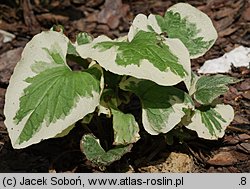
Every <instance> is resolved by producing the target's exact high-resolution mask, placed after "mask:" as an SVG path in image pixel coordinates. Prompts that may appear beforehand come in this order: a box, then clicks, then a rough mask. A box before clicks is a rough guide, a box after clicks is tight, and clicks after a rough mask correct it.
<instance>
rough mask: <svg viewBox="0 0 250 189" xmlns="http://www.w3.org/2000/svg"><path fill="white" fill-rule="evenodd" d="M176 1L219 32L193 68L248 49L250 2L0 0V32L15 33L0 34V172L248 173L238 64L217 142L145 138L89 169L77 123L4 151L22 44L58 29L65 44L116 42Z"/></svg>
mask: <svg viewBox="0 0 250 189" xmlns="http://www.w3.org/2000/svg"><path fill="white" fill-rule="evenodd" d="M178 2H188V3H190V4H191V5H193V6H195V7H197V8H198V9H200V10H202V11H203V12H205V13H206V14H208V15H209V17H210V18H211V19H212V21H213V23H214V25H215V27H216V29H217V31H218V34H219V38H218V40H217V41H216V43H215V45H214V46H213V47H212V48H211V50H210V51H209V52H207V53H206V54H205V55H204V56H203V57H200V58H198V59H195V60H192V70H193V71H197V69H198V68H200V66H202V65H203V63H204V61H205V60H208V59H212V58H217V57H220V56H222V55H223V54H224V53H226V52H228V51H230V50H232V49H234V48H235V47H237V46H239V45H244V46H246V47H250V1H249V0H189V1H188V0H186V1H179V0H168V1H164V0H157V1H154V0H134V1H133V0H117V1H112V0H105V1H104V0H88V1H87V0H20V1H18V0H10V1H5V0H0V29H1V30H4V31H7V32H10V33H12V34H14V35H15V38H14V39H13V40H12V41H9V42H4V41H3V36H2V35H1V34H0V172H233V173H236V172H250V155H249V154H250V70H249V69H247V68H245V67H242V68H232V71H231V72H230V73H228V75H230V76H232V77H235V78H239V79H242V81H241V82H239V83H237V84H234V85H231V86H230V88H229V91H228V92H227V93H226V94H225V95H223V96H221V99H222V100H223V101H224V103H226V104H230V105H232V106H233V108H234V110H235V117H234V120H233V122H232V123H231V124H230V125H229V126H228V128H227V130H226V134H225V136H224V137H223V138H222V139H220V140H218V141H207V140H202V139H198V138H197V137H194V138H192V139H188V140H184V141H183V142H180V141H178V140H176V141H174V144H173V145H166V144H165V143H163V138H162V137H160V136H159V137H153V136H148V137H147V139H141V140H139V141H138V142H137V143H136V144H135V145H134V147H133V148H132V151H131V152H130V153H128V154H126V155H125V156H124V157H123V158H122V159H121V160H119V161H116V162H114V163H113V164H111V165H110V166H108V167H107V168H106V169H102V168H100V167H95V166H94V165H92V164H91V163H90V162H89V161H88V160H87V159H86V158H85V156H84V155H83V154H82V153H81V151H80V147H79V141H80V139H81V136H82V135H83V133H84V132H85V131H84V129H83V128H82V127H81V125H77V126H76V127H75V128H74V129H73V130H72V131H71V132H70V133H69V135H67V136H65V137H63V138H57V139H49V140H46V141H43V142H41V143H39V144H35V145H32V146H30V147H27V148H25V149H21V150H14V149H13V148H12V146H11V143H10V139H9V137H8V133H7V130H6V127H5V125H4V119H5V117H4V115H3V106H4V95H5V92H6V88H7V87H8V81H9V78H10V76H11V74H12V72H13V68H14V67H15V65H16V63H17V62H18V60H19V59H20V55H21V52H22V50H23V48H24V46H25V44H26V43H27V42H28V41H29V40H30V39H31V38H32V37H33V36H34V35H35V34H37V33H39V32H41V31H43V30H48V29H50V28H51V27H52V26H53V25H54V24H55V25H57V24H61V25H63V26H64V28H65V34H66V35H67V36H68V37H69V38H70V39H71V40H72V41H74V40H75V36H76V34H77V33H78V32H81V31H85V32H89V33H91V34H92V35H93V36H98V35H100V34H105V35H107V36H109V37H111V38H115V37H118V36H123V35H125V34H126V33H127V32H128V29H129V26H130V24H131V21H132V20H133V18H134V17H135V15H137V14H139V13H144V14H147V15H148V14H149V13H156V14H161V15H163V14H164V12H165V10H166V9H167V8H168V7H169V6H171V5H172V4H175V3H178Z"/></svg>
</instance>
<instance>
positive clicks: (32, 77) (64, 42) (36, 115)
mask: <svg viewBox="0 0 250 189" xmlns="http://www.w3.org/2000/svg"><path fill="white" fill-rule="evenodd" d="M68 44H69V39H68V38H67V37H66V36H64V35H63V34H61V33H58V32H54V31H48V32H42V33H40V34H38V35H36V36H35V37H34V38H33V39H32V40H31V41H30V42H29V43H28V44H27V45H26V47H25V48H24V50H23V53H22V58H21V60H20V61H19V63H18V64H17V66H16V68H15V70H14V73H13V75H12V77H11V79H10V84H9V87H8V89H7V92H6V101H5V107H4V113H5V116H6V120H5V125H6V126H7V129H8V132H9V135H10V138H11V142H12V145H13V147H14V148H24V147H27V146H29V145H32V144H35V143H38V142H40V141H41V140H43V139H48V138H52V137H55V136H57V134H60V133H61V132H63V131H64V130H65V129H67V128H68V127H69V126H71V125H72V124H74V123H75V122H76V121H77V120H79V119H81V118H83V117H84V116H85V115H87V114H88V113H90V112H93V111H94V110H95V107H96V106H97V105H98V104H99V98H100V91H101V85H103V84H101V81H100V80H101V78H102V71H101V68H100V66H98V65H97V64H96V65H93V66H92V67H90V68H89V69H87V70H85V71H83V72H79V71H78V72H73V71H71V69H70V68H69V67H68V65H67V63H66V54H67V48H68Z"/></svg>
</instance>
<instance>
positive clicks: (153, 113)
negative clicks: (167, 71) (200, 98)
mask: <svg viewBox="0 0 250 189" xmlns="http://www.w3.org/2000/svg"><path fill="white" fill-rule="evenodd" d="M120 87H121V88H122V89H123V90H127V91H132V92H134V93H135V94H136V95H137V96H138V97H139V98H140V100H141V104H142V123H143V126H144V128H145V130H146V131H147V132H148V133H150V134H152V135H157V134H160V133H167V132H168V131H170V130H171V129H173V128H174V127H175V126H176V125H177V124H178V123H179V122H180V121H181V119H182V117H183V116H184V115H185V109H193V108H194V105H193V102H192V99H191V98H190V97H189V95H188V94H186V93H185V92H184V91H182V90H179V89H177V88H175V87H169V86H159V85H157V84H156V83H154V82H152V81H147V80H139V79H136V78H132V77H131V78H129V79H127V80H124V81H122V82H121V83H120Z"/></svg>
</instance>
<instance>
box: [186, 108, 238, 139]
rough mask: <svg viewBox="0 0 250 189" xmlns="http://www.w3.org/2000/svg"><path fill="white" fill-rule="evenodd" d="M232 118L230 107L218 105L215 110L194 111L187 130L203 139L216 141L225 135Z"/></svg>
mask: <svg viewBox="0 0 250 189" xmlns="http://www.w3.org/2000/svg"><path fill="white" fill-rule="evenodd" d="M233 118H234V110H233V108H232V107H231V106H230V105H222V104H218V105H217V106H216V107H215V108H212V107H206V108H204V109H203V110H195V114H194V116H193V117H192V118H191V122H190V123H189V124H188V125H186V127H187V128H188V129H191V130H194V131H196V132H197V134H198V136H199V137H201V138H204V139H209V140H217V139H218V138H221V137H223V136H224V134H225V130H226V127H227V126H228V125H229V124H230V122H231V121H232V120H233Z"/></svg>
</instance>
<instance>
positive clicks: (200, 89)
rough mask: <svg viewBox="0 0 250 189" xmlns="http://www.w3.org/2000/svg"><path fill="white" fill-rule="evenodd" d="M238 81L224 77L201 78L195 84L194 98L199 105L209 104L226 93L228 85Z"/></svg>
mask: <svg viewBox="0 0 250 189" xmlns="http://www.w3.org/2000/svg"><path fill="white" fill-rule="evenodd" d="M238 81H239V80H238V79H235V78H233V77H229V76H224V75H213V76H202V77H200V78H199V79H198V80H197V82H196V84H195V92H194V93H193V94H194V98H195V100H197V101H198V102H199V103H201V104H210V103H212V101H213V100H214V99H215V98H217V97H218V96H220V95H222V94H224V93H225V92H227V91H228V87H227V85H228V84H232V83H236V82H238Z"/></svg>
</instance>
